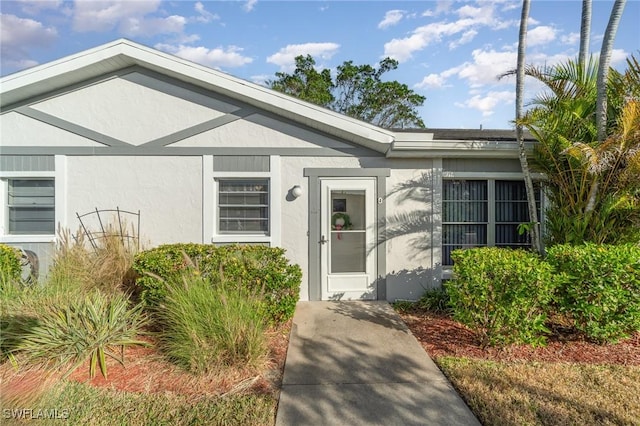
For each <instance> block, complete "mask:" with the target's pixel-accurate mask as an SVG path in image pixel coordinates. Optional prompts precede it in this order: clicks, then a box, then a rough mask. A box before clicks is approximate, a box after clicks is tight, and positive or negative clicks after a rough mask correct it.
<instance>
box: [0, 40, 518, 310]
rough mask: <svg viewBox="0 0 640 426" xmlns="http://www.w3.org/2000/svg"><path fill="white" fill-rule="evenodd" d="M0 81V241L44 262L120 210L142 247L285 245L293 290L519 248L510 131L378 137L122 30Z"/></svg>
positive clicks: (349, 294)
mask: <svg viewBox="0 0 640 426" xmlns="http://www.w3.org/2000/svg"><path fill="white" fill-rule="evenodd" d="M0 91H1V94H0V96H1V97H0V102H1V115H0V128H1V139H0V242H2V243H6V244H10V245H14V246H20V247H23V248H25V249H28V250H32V251H34V252H35V253H37V254H38V257H39V258H40V262H41V265H42V268H44V269H46V265H47V264H48V262H50V258H51V254H52V251H53V247H54V244H55V241H56V230H57V228H58V226H61V227H62V228H68V229H71V230H75V229H77V228H78V226H79V222H78V218H77V214H83V213H86V212H89V211H92V210H95V209H96V208H97V209H115V208H116V207H118V208H120V209H123V210H129V211H140V218H141V225H140V234H141V236H142V237H143V241H145V242H146V246H147V247H149V246H156V245H159V244H163V243H174V242H197V243H213V244H227V243H234V242H238V243H260V244H268V245H271V246H281V247H284V248H285V249H286V250H287V256H288V257H289V259H290V260H291V262H294V263H297V264H299V265H300V266H301V267H302V270H303V282H302V288H301V294H300V296H301V300H327V299H336V298H353V299H360V298H364V299H382V300H384V299H386V300H390V301H392V300H396V299H416V298H418V297H419V296H420V295H421V294H422V293H423V292H424V291H425V289H427V288H432V287H437V286H438V285H439V284H440V282H441V280H442V278H443V276H446V274H447V267H448V266H449V265H450V263H451V260H450V257H449V253H450V252H451V250H452V249H454V248H458V247H468V246H474V245H503V246H514V245H515V246H518V245H526V241H525V240H524V239H523V237H521V236H519V235H518V234H517V232H516V227H517V225H518V224H519V223H522V222H526V221H527V213H526V202H525V201H524V200H525V197H524V186H523V184H522V181H521V180H522V174H521V171H520V165H519V162H518V156H517V144H516V143H515V140H514V134H513V132H511V131H506V130H502V131H487V130H458V131H456V130H438V129H434V130H424V131H407V132H403V131H391V130H385V129H381V128H378V127H375V126H372V125H370V124H367V123H364V122H361V121H358V120H355V119H352V118H349V117H346V116H343V115H340V114H337V113H335V112H332V111H329V110H327V109H323V108H321V107H318V106H315V105H312V104H309V103H306V102H304V101H301V100H298V99H295V98H292V97H289V96H286V95H283V94H281V93H278V92H274V91H272V90H270V89H267V88H265V87H263V86H260V85H257V84H253V83H250V82H247V81H244V80H241V79H238V78H234V77H232V76H230V75H228V74H225V73H222V72H219V71H216V70H213V69H210V68H207V67H204V66H201V65H198V64H195V63H192V62H189V61H186V60H184V59H180V58H177V57H175V56H171V55H168V54H166V53H162V52H159V51H156V50H154V49H151V48H148V47H145V46H142V45H139V44H136V43H133V42H131V41H127V40H117V41H114V42H112V43H109V44H106V45H103V46H99V47H97V48H94V49H91V50H88V51H84V52H80V53H78V54H75V55H72V56H69V57H65V58H62V59H60V60H57V61H54V62H51V63H47V64H43V65H40V66H37V67H34V68H31V69H28V70H25V71H21V72H18V73H15V74H12V75H9V76H6V77H3V78H2V79H1V80H0ZM411 188H414V189H415V190H414V191H411V190H410V189H411ZM411 212H419V214H421V215H423V216H422V217H423V218H424V220H423V221H421V224H422V225H421V226H422V227H421V228H419V229H415V230H417V231H419V232H418V233H412V234H410V235H404V236H402V235H401V236H398V237H396V238H392V239H388V237H389V234H390V233H391V234H393V232H390V231H392V229H390V228H388V226H391V225H393V221H392V220H387V219H389V218H392V217H393V216H398V215H402V214H408V213H411ZM345 219H346V220H347V221H346V222H347V223H345V224H342V221H344V220H345ZM385 222H386V223H387V224H385ZM341 225H342V226H341ZM394 232H395V231H394ZM385 240H387V241H385Z"/></svg>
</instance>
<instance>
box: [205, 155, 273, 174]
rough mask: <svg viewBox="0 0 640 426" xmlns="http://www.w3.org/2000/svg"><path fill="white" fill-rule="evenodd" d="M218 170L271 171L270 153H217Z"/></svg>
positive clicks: (215, 159) (215, 165)
mask: <svg viewBox="0 0 640 426" xmlns="http://www.w3.org/2000/svg"><path fill="white" fill-rule="evenodd" d="M213 170H214V171H216V172H269V171H270V168H269V156H268V155H215V156H214V157H213Z"/></svg>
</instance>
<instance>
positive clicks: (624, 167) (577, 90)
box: [522, 56, 640, 244]
mask: <svg viewBox="0 0 640 426" xmlns="http://www.w3.org/2000/svg"><path fill="white" fill-rule="evenodd" d="M627 65H628V68H627V70H626V71H625V73H624V74H621V73H619V72H617V71H615V70H611V71H610V77H609V79H608V80H607V91H608V93H609V97H610V101H611V102H610V103H609V108H608V109H607V114H608V117H607V122H608V123H609V125H608V127H607V134H606V138H605V140H604V141H603V142H599V141H598V129H597V126H596V120H595V115H596V98H597V70H598V66H597V64H596V62H595V61H589V62H588V63H587V64H586V66H585V67H582V66H580V65H579V64H578V63H576V62H573V61H569V62H567V63H565V64H559V65H556V66H554V67H551V68H546V69H540V68H534V67H529V68H528V69H527V74H528V75H530V76H532V77H534V78H536V79H538V80H539V81H540V82H542V83H543V84H545V85H546V86H547V88H548V89H549V90H548V92H546V93H543V94H541V95H539V96H538V97H536V98H535V99H534V100H533V102H532V106H533V107H532V108H531V109H530V110H529V111H527V113H526V114H525V116H524V117H523V119H522V124H523V125H525V126H526V127H527V129H528V130H529V131H530V132H531V133H532V134H533V136H534V137H535V138H536V140H537V141H538V143H537V144H536V145H535V147H534V156H533V166H534V168H535V169H536V170H537V171H539V172H542V173H544V174H545V175H546V177H547V180H546V189H547V196H548V198H549V200H550V206H549V210H548V214H547V234H548V237H549V239H550V242H551V243H570V244H581V243H583V242H584V241H591V242H597V243H618V242H624V241H634V242H638V241H640V100H639V98H638V97H637V96H636V95H634V94H637V93H639V92H640V64H638V61H637V60H636V58H635V57H633V56H632V57H631V58H630V59H628V60H627Z"/></svg>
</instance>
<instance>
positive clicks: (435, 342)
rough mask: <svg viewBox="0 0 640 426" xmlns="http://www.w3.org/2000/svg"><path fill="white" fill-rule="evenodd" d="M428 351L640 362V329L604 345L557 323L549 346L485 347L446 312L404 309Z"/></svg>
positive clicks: (589, 361) (503, 358) (508, 357)
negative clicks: (616, 341)
mask: <svg viewBox="0 0 640 426" xmlns="http://www.w3.org/2000/svg"><path fill="white" fill-rule="evenodd" d="M401 316H402V318H403V319H404V321H405V323H407V325H408V326H409V328H410V329H411V332H412V333H413V334H414V335H415V336H416V338H417V339H418V341H420V343H421V344H422V346H423V347H424V348H425V350H426V351H427V353H428V354H429V355H430V356H432V357H434V358H438V357H442V356H454V357H467V358H479V359H486V360H495V361H542V362H569V363H587V364H617V365H636V366H637V365H640V333H636V334H635V335H633V336H632V337H631V338H630V339H626V340H624V341H621V342H619V343H617V344H605V345H600V344H597V343H593V342H590V341H588V340H587V339H586V338H585V337H584V336H582V335H580V334H579V333H576V332H575V331H573V330H570V329H567V328H562V327H557V328H556V329H555V332H554V334H553V335H552V336H550V338H549V341H548V344H547V346H546V347H539V348H532V347H530V346H528V345H511V346H508V347H506V348H504V349H499V348H485V349H483V348H482V347H481V345H480V343H479V341H478V339H476V337H475V336H474V334H473V332H472V331H471V330H470V329H468V328H467V327H465V326H464V325H462V324H460V323H458V322H456V321H453V320H452V319H451V318H449V317H448V316H446V315H444V314H437V313H432V312H425V311H412V312H407V313H401Z"/></svg>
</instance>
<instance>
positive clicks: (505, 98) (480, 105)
mask: <svg viewBox="0 0 640 426" xmlns="http://www.w3.org/2000/svg"><path fill="white" fill-rule="evenodd" d="M515 96H516V95H515V92H512V91H507V90H504V91H500V92H494V91H491V92H488V93H487V94H486V95H484V96H482V95H474V96H472V97H471V98H469V99H467V100H465V101H464V102H458V103H456V106H459V107H461V108H471V109H475V110H478V111H480V112H481V113H482V116H483V117H489V116H490V115H493V113H494V110H495V108H496V106H498V105H501V104H513V102H514V101H515Z"/></svg>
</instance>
